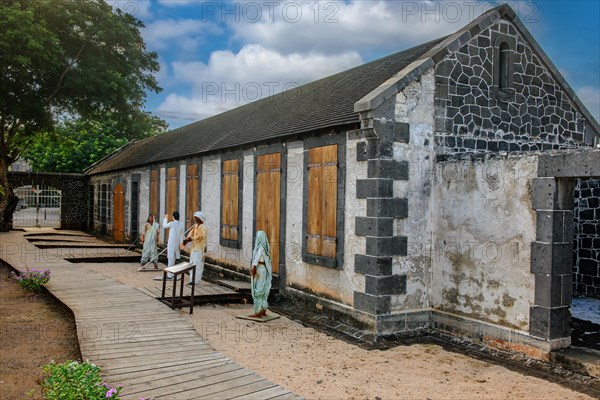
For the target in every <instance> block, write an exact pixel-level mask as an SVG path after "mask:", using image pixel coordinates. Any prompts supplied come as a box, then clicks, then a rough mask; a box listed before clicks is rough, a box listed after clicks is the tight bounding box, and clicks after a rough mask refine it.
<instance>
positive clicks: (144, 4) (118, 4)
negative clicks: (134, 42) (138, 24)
mask: <svg viewBox="0 0 600 400" xmlns="http://www.w3.org/2000/svg"><path fill="white" fill-rule="evenodd" d="M108 4H110V5H111V6H112V7H114V8H119V9H121V10H122V11H123V12H126V13H129V14H131V15H133V16H134V17H136V18H137V19H139V20H146V19H148V18H151V17H152V12H151V11H150V6H151V2H150V1H147V0H140V1H137V0H135V1H134V0H127V1H119V0H114V1H109V2H108Z"/></svg>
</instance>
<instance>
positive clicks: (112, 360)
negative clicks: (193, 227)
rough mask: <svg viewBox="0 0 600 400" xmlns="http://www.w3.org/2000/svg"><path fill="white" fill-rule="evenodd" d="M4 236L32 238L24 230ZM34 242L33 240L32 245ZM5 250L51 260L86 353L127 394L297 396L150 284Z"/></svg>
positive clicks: (9, 256) (54, 281)
mask: <svg viewBox="0 0 600 400" xmlns="http://www.w3.org/2000/svg"><path fill="white" fill-rule="evenodd" d="M9 235H10V237H7V236H3V237H2V238H3V239H7V238H8V239H10V240H11V241H13V242H15V241H22V242H27V241H26V239H25V238H24V237H23V235H22V233H21V234H18V235H15V234H13V233H12V232H11V233H10V234H9ZM29 246H31V247H29ZM29 246H28V247H27V252H26V253H24V254H23V253H16V252H12V251H11V252H8V251H5V252H4V253H0V257H2V258H3V259H4V260H5V261H6V262H8V263H9V264H11V265H13V266H15V267H19V266H20V265H22V264H23V263H26V265H27V266H28V267H29V268H49V269H51V271H52V278H51V279H50V282H49V283H48V285H47V287H48V289H49V290H50V292H51V293H52V294H53V295H54V296H56V297H57V298H58V299H59V300H60V301H61V302H62V303H64V304H65V305H66V306H67V307H69V308H70V309H71V310H72V311H73V314H74V315H75V320H76V324H77V333H78V338H79V346H80V349H81V355H82V358H83V359H84V360H88V361H90V362H93V363H94V364H96V365H98V366H100V367H101V368H102V372H103V377H104V378H105V379H106V380H107V381H108V382H110V383H111V384H113V385H115V384H121V385H123V386H124V389H123V396H122V397H123V398H124V399H139V398H140V397H144V398H154V399H173V400H178V399H296V398H298V397H297V396H296V395H295V394H293V393H291V392H290V391H289V390H287V389H285V388H283V387H281V386H278V385H276V384H274V383H272V382H270V381H268V380H266V379H265V378H264V377H262V376H260V375H258V374H256V373H254V372H252V371H251V370H248V369H246V368H244V367H242V366H240V365H238V364H236V363H235V362H234V361H232V360H231V359H229V358H228V357H226V356H225V355H223V354H222V353H220V352H218V351H216V350H215V349H214V348H212V347H211V346H210V345H209V344H208V343H206V342H205V341H204V340H203V339H202V338H201V337H200V335H199V333H198V332H197V331H196V330H195V329H194V328H193V327H192V325H191V323H190V322H189V321H188V320H187V319H185V318H183V317H182V316H180V315H178V313H177V312H174V311H173V310H171V309H170V308H169V307H167V306H166V305H164V304H162V303H161V302H159V301H157V300H155V299H154V298H152V297H149V296H148V295H147V294H145V293H143V292H142V291H140V290H138V289H136V288H133V287H130V286H127V285H125V284H122V283H119V282H116V281H114V280H112V279H110V278H107V277H104V276H102V275H100V274H97V273H95V272H92V271H89V270H87V269H85V268H82V267H81V266H78V265H77V264H71V263H68V262H65V261H64V260H56V261H53V262H48V260H46V261H42V262H43V264H42V262H40V261H36V260H38V258H36V257H35V255H34V254H32V251H31V250H32V248H35V247H33V246H32V244H29Z"/></svg>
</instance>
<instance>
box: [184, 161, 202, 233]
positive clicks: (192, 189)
mask: <svg viewBox="0 0 600 400" xmlns="http://www.w3.org/2000/svg"><path fill="white" fill-rule="evenodd" d="M199 185H200V166H199V165H198V164H190V165H188V166H187V173H186V190H185V193H186V202H185V214H186V217H185V219H186V226H187V228H189V227H191V226H192V225H193V224H194V223H195V220H194V218H193V215H194V213H195V212H196V211H198V210H197V208H198V188H199Z"/></svg>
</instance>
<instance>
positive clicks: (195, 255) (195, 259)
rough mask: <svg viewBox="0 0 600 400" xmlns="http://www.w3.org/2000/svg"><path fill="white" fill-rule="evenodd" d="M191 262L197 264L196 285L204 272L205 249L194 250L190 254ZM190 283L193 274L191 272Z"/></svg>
mask: <svg viewBox="0 0 600 400" xmlns="http://www.w3.org/2000/svg"><path fill="white" fill-rule="evenodd" d="M190 264H193V265H195V266H196V285H197V284H199V283H200V281H201V280H202V273H203V272H204V252H203V251H192V253H191V254H190ZM190 283H192V274H190Z"/></svg>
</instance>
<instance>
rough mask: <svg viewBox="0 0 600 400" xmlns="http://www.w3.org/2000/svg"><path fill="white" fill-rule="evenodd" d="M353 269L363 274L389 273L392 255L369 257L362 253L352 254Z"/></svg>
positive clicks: (377, 274)
mask: <svg viewBox="0 0 600 400" xmlns="http://www.w3.org/2000/svg"><path fill="white" fill-rule="evenodd" d="M354 271H355V272H357V273H359V274H365V275H374V276H382V275H391V274H392V257H371V256H366V255H363V254H355V255H354Z"/></svg>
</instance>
